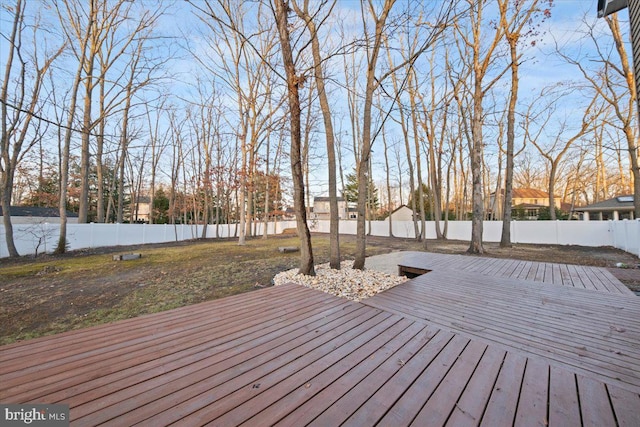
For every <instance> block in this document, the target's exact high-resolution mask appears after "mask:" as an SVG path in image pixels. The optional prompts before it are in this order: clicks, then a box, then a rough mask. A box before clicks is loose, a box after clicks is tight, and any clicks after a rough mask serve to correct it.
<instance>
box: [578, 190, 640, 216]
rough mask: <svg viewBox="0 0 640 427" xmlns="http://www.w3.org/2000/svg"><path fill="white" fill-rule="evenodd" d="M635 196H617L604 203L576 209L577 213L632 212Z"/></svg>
mask: <svg viewBox="0 0 640 427" xmlns="http://www.w3.org/2000/svg"><path fill="white" fill-rule="evenodd" d="M633 200H634V198H633V195H632V194H626V195H621V196H616V197H613V198H611V199H608V200H603V201H602V202H598V203H593V204H590V205H587V206H583V207H580V208H575V210H576V211H580V212H581V211H602V212H606V211H631V210H633Z"/></svg>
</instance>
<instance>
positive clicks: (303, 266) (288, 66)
mask: <svg viewBox="0 0 640 427" xmlns="http://www.w3.org/2000/svg"><path fill="white" fill-rule="evenodd" d="M273 2H274V6H275V7H274V13H275V19H276V25H277V26H278V36H279V38H280V46H281V52H282V59H283V64H284V69H285V72H286V76H287V92H288V98H289V115H290V126H291V129H290V131H291V153H290V157H291V175H292V178H293V205H294V209H295V211H296V224H297V229H298V236H299V238H300V270H299V273H300V274H305V275H315V269H314V266H313V248H312V247H311V233H310V231H309V227H308V225H307V209H306V207H305V203H304V197H305V196H304V176H303V173H302V163H301V147H300V145H301V139H302V138H301V128H300V126H301V120H300V116H301V112H300V94H299V85H300V84H301V80H300V77H299V76H298V75H296V68H295V63H294V61H293V53H292V52H291V41H290V39H289V23H288V17H287V11H288V9H289V5H288V1H286V0H273Z"/></svg>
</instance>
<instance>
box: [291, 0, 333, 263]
mask: <svg viewBox="0 0 640 427" xmlns="http://www.w3.org/2000/svg"><path fill="white" fill-rule="evenodd" d="M334 6H335V1H334V2H333V3H332V5H331V7H330V9H331V10H332V9H333V7H334ZM293 7H294V8H295V9H296V12H297V13H298V15H299V16H300V17H301V18H302V19H303V20H304V21H305V23H306V24H307V29H308V30H309V34H310V37H311V52H312V54H313V70H314V76H315V81H316V88H317V90H318V98H319V100H320V110H321V111H322V119H323V122H324V130H325V139H326V145H327V168H328V169H329V170H328V174H329V177H328V178H329V266H330V267H331V268H333V269H340V234H339V231H340V230H339V228H340V222H339V212H338V194H337V179H336V153H335V137H334V131H333V120H332V117H331V107H330V106H329V99H328V98H327V92H326V89H325V85H324V73H323V71H322V57H321V55H320V41H319V40H318V32H317V28H316V24H315V22H314V21H313V19H312V18H311V15H310V14H309V10H308V1H305V4H304V10H301V9H300V8H299V7H298V6H297V4H296V1H293ZM329 13H330V11H329Z"/></svg>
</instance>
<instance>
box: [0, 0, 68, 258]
mask: <svg viewBox="0 0 640 427" xmlns="http://www.w3.org/2000/svg"><path fill="white" fill-rule="evenodd" d="M25 6H26V2H25V3H23V2H22V0H18V1H17V3H16V5H15V8H14V9H13V13H14V15H13V22H12V26H11V32H10V33H9V35H8V36H7V42H8V43H7V44H8V47H9V49H8V52H7V62H6V64H5V73H4V76H3V83H2V88H1V89H0V102H1V103H2V106H1V114H2V134H1V135H0V205H1V206H2V212H3V225H4V230H5V239H6V243H7V250H8V252H9V256H11V257H16V256H18V255H19V254H18V251H17V249H16V246H15V243H14V240H13V226H12V224H11V210H10V206H11V199H12V192H13V185H14V177H15V173H16V169H17V168H18V165H19V164H20V162H21V160H22V159H23V158H24V155H25V154H26V153H27V152H28V151H29V150H30V149H31V148H32V147H33V146H34V145H35V144H37V143H38V141H39V137H38V133H39V131H38V130H37V128H39V127H40V125H39V124H38V126H36V129H34V128H33V126H32V121H33V118H34V116H35V115H36V114H37V110H38V105H39V104H40V101H41V99H40V93H41V91H42V87H43V84H44V79H45V76H46V75H47V72H48V70H49V68H50V67H51V64H52V63H53V61H55V59H56V58H57V57H58V56H60V54H61V53H62V52H63V50H64V48H65V46H64V44H63V45H61V46H60V47H58V48H57V49H54V50H53V51H45V52H44V54H43V56H42V57H40V54H39V51H38V41H37V38H36V33H37V31H38V30H39V26H40V23H39V22H37V21H36V22H35V23H34V24H33V35H34V38H33V52H32V54H31V55H30V56H31V57H30V58H28V55H27V53H26V52H25V51H24V47H23V45H22V36H23V33H24V32H25V30H26V28H27V24H26V23H25ZM14 59H17V63H18V64H17V65H16V64H15V63H14ZM29 70H34V71H35V73H34V74H35V76H34V78H33V79H32V80H29V77H28V73H30V72H31V71H29ZM10 84H15V88H14V90H12V91H11V92H10V90H9V85H10ZM9 109H11V110H12V112H11V114H10V113H9ZM34 133H35V135H34ZM28 138H30V140H29V141H27V139H28ZM25 142H26V143H27V145H26V146H25Z"/></svg>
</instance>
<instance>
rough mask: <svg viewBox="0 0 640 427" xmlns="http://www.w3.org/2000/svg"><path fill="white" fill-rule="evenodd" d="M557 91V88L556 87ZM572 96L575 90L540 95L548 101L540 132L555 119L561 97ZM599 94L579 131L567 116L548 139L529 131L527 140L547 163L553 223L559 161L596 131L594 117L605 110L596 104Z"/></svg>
mask: <svg viewBox="0 0 640 427" xmlns="http://www.w3.org/2000/svg"><path fill="white" fill-rule="evenodd" d="M554 89H555V88H554ZM572 93H573V91H572V90H569V91H565V90H564V89H563V90H561V91H560V93H558V92H557V91H555V90H553V89H552V90H543V91H542V92H541V95H540V96H541V98H544V99H545V100H546V102H545V103H544V105H542V106H541V107H540V108H541V110H542V113H541V114H540V115H539V116H538V117H540V118H541V119H542V120H541V121H540V122H539V123H537V125H538V129H539V131H542V132H544V131H543V129H544V128H545V127H546V126H547V124H548V123H549V121H550V119H551V117H553V116H554V113H555V109H556V108H555V106H557V105H561V104H562V98H563V97H566V96H569V95H571V94H572ZM596 101H597V94H596V95H595V96H594V97H593V98H592V100H591V102H590V103H589V105H588V106H587V107H586V108H585V110H584V114H583V116H582V120H581V123H580V126H579V127H578V128H577V129H573V128H572V126H571V125H570V119H569V118H567V117H564V118H561V119H559V121H558V123H557V129H554V130H553V135H547V136H548V138H537V137H532V136H531V129H529V128H528V129H527V130H526V135H527V139H528V141H529V142H531V144H533V146H534V147H536V149H537V150H538V152H539V153H540V155H541V156H542V157H544V158H545V159H546V161H547V162H548V175H547V176H548V190H549V213H550V217H551V220H554V221H555V220H556V212H555V206H556V204H555V184H556V177H557V175H558V169H559V166H560V162H561V161H562V160H563V157H564V155H565V154H566V153H567V152H568V151H569V148H570V147H571V146H572V145H573V144H574V143H575V142H576V141H578V140H579V139H580V138H582V137H583V136H584V135H586V134H587V133H588V132H589V131H591V130H592V129H593V128H594V122H595V118H596V117H597V116H598V115H599V114H601V112H602V109H601V107H599V106H598V105H597V103H596ZM546 139H548V140H549V141H551V142H550V143H549V144H548V145H547V146H546V147H545V146H544V145H543V140H546Z"/></svg>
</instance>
